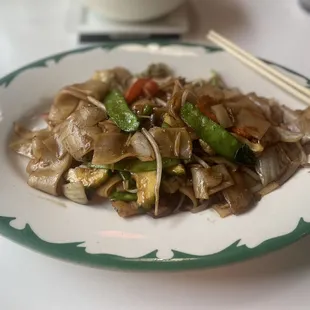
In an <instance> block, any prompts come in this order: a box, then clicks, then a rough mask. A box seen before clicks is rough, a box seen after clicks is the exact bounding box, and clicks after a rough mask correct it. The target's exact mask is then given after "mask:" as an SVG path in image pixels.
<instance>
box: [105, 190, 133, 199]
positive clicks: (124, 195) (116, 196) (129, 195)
mask: <svg viewBox="0 0 310 310" xmlns="http://www.w3.org/2000/svg"><path fill="white" fill-rule="evenodd" d="M109 198H110V199H111V200H121V201H137V194H135V193H129V192H117V191H115V192H113V193H112V194H111V195H110V196H109Z"/></svg>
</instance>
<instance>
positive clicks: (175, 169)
mask: <svg viewBox="0 0 310 310" xmlns="http://www.w3.org/2000/svg"><path fill="white" fill-rule="evenodd" d="M164 171H165V172H166V173H167V174H169V175H185V174H186V171H185V167H184V166H183V165H182V164H178V165H175V166H171V167H168V168H165V169H164Z"/></svg>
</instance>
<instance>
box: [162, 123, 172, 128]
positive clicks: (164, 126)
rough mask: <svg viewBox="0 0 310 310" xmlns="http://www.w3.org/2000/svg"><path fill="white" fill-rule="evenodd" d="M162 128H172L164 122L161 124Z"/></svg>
mask: <svg viewBox="0 0 310 310" xmlns="http://www.w3.org/2000/svg"><path fill="white" fill-rule="evenodd" d="M161 128H170V126H169V125H168V124H167V123H165V122H163V123H162V124H161Z"/></svg>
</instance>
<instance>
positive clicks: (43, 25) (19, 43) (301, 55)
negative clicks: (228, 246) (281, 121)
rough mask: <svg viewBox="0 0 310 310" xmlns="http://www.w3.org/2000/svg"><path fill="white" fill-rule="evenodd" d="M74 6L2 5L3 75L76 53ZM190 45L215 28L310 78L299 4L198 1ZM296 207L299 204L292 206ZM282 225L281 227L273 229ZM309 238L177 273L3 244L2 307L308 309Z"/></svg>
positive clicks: (35, 1)
mask: <svg viewBox="0 0 310 310" xmlns="http://www.w3.org/2000/svg"><path fill="white" fill-rule="evenodd" d="M69 4H70V0H54V1H52V0H44V1H42V0H41V1H40V0H23V1H20V0H10V1H5V0H0V51H1V52H0V76H2V75H4V74H6V73H8V72H9V71H12V70H14V69H16V68H18V67H19V66H21V65H24V64H26V63H27V62H30V61H33V60H35V59H37V58H41V57H44V56H46V55H48V54H53V53H55V52H60V51H63V50H66V49H71V48H73V47H75V46H77V45H78V44H77V41H76V35H75V33H74V32H72V29H71V30H70V29H69V27H68V24H67V22H66V20H67V12H68V7H69ZM190 16H191V20H192V25H191V27H192V29H191V32H190V33H189V34H188V35H187V37H186V40H187V41H193V42H204V34H205V33H206V32H207V31H208V30H209V29H210V28H214V29H216V30H217V31H219V32H220V33H222V34H224V35H225V36H228V37H229V38H231V39H232V40H233V41H235V42H237V43H238V44H239V45H241V46H243V47H244V48H245V49H247V50H249V51H251V52H252V53H254V54H256V55H260V56H261V57H264V58H266V59H270V60H273V61H276V62H278V63H280V64H284V65H286V66H287V67H290V68H292V69H294V70H296V71H299V72H300V73H303V74H304V75H307V76H310V58H309V55H310V40H309V37H310V15H308V14H307V13H306V12H304V11H302V10H301V9H300V7H299V6H298V4H297V0H296V1H295V0H260V1H255V0H221V1H214V0H200V1H199V0H193V1H191V7H190ZM292 207H293V206H292ZM275 224H276V223H275ZM309 254H310V238H305V239H303V240H301V241H299V242H297V243H296V244H294V245H292V246H290V247H288V248H286V249H283V250H280V251H278V252H276V253H272V254H269V255H266V256H264V257H262V258H259V259H253V260H251V261H247V262H245V263H240V264H235V265H231V266H225V267H222V268H218V269H213V270H201V271H188V272H179V273H146V272H139V273H135V272H120V271H107V270H98V269H91V268H88V267H83V266H77V265H73V264H70V263H65V262H62V261H59V260H55V259H52V258H49V257H45V256H43V255H41V254H37V253H34V252H31V251H30V250H28V249H25V248H23V247H21V246H19V245H16V244H14V243H11V242H10V241H8V240H6V239H4V238H0V274H1V281H0V309H1V310H2V309H3V310H15V309H18V310H19V309H24V310H28V309H29V310H30V309H31V310H36V309H38V310H39V309H40V310H42V309H44V310H52V309H53V310H54V309H57V310H62V309H75V310H82V309H83V310H84V309H90V310H93V309H135V310H139V309H157V308H159V309H205V308H208V309H238V310H240V309H260V308H264V309H309V304H310V294H309V286H310V259H309V256H308V255H309Z"/></svg>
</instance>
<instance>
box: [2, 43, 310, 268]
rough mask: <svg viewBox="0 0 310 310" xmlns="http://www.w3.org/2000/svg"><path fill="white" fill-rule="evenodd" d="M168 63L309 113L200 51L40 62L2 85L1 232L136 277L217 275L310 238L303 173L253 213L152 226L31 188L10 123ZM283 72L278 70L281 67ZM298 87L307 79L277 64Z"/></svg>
mask: <svg viewBox="0 0 310 310" xmlns="http://www.w3.org/2000/svg"><path fill="white" fill-rule="evenodd" d="M152 62H165V63H167V64H169V65H170V66H172V67H173V69H174V70H175V72H176V73H177V74H179V75H182V76H185V77H187V78H189V79H195V78H199V77H203V78H207V77H208V76H210V70H211V69H214V70H216V71H218V72H219V73H220V74H221V75H222V76H223V77H224V78H225V81H226V82H227V83H228V84H229V85H231V86H236V87H238V88H240V89H241V90H242V91H244V92H249V91H255V92H257V93H258V94H261V95H263V96H267V97H274V98H276V99H277V100H278V101H280V102H281V103H283V104H286V105H288V106H290V107H292V108H301V109H302V108H304V106H303V105H302V104H301V103H300V102H298V101H296V100H295V99H294V98H292V97H290V96H289V95H287V94H286V93H284V92H283V91H281V90H279V89H278V88H277V87H276V86H274V85H272V84H270V83H269V82H267V81H266V80H264V79H263V78H262V77H260V76H259V75H257V74H256V73H254V72H252V71H250V70H249V69H247V68H246V67H244V66H243V65H241V64H240V63H239V62H237V61H236V60H235V59H233V58H232V57H231V56H229V55H228V54H226V53H225V52H222V51H220V50H218V49H215V48H211V47H203V46H195V45H184V44H183V45H161V44H148V45H139V44H109V45H104V46H100V47H88V48H84V49H79V50H74V51H70V52H66V53H62V54H58V55H54V56H51V57H48V58H46V59H43V60H39V61H37V62H35V63H32V64H30V65H28V66H26V67H24V68H21V69H19V70H17V71H15V72H13V73H11V74H9V75H7V76H6V77H4V78H3V79H1V80H0V176H1V178H0V197H1V202H0V233H1V234H3V235H5V236H7V237H8V238H10V239H12V240H14V241H16V242H19V243H21V244H23V245H26V246H28V247H31V248H33V249H34V250H37V251H40V252H43V253H46V254H48V255H52V256H55V257H59V258H62V259H66V260H70V261H74V262H78V263H83V264H88V265H92V266H102V267H115V268H134V269H166V270H173V269H186V268H199V267H206V266H208V267H210V266H216V265H221V264H226V263H230V262H235V261H238V260H243V259H246V258H249V257H253V256H257V255H260V254H263V253H266V252H268V251H271V250H275V249H278V248H280V247H282V246H285V245H287V244H289V243H292V242H293V241H295V240H297V239H299V238H300V237H302V236H304V235H306V234H308V233H309V232H310V223H309V222H310V208H309V206H310V195H309V194H308V187H309V181H310V175H309V173H308V171H307V170H306V169H303V170H301V171H300V172H299V173H298V174H297V175H296V176H294V177H293V178H292V179H291V180H290V181H289V182H287V183H286V184H285V185H284V186H283V187H282V188H281V189H279V190H277V191H275V192H273V193H271V194H270V195H268V196H267V197H264V198H263V199H262V200H261V201H260V202H259V203H258V205H257V206H256V207H255V208H254V209H253V210H252V211H250V212H248V213H246V214H245V215H242V216H230V217H228V218H226V219H221V218H219V217H218V216H217V214H216V213H214V212H212V211H210V210H207V211H205V212H201V213H198V214H191V213H182V214H178V215H176V216H170V217H167V218H163V219H159V220H154V219H152V218H149V217H146V216H140V217H136V218H132V219H128V220H126V219H123V218H120V217H119V216H118V215H117V214H116V213H115V212H114V211H113V210H112V208H111V206H110V203H109V202H106V203H105V204H103V205H102V206H93V207H89V206H82V205H78V204H75V203H72V202H69V201H68V200H65V199H62V198H55V197H51V196H49V195H46V194H44V193H42V192H39V191H37V190H35V189H32V188H30V187H28V185H27V183H26V174H25V172H24V170H25V165H26V162H25V161H24V160H23V158H21V157H19V156H17V155H15V154H13V153H12V152H11V151H10V150H9V149H8V141H9V137H10V135H11V132H12V124H13V122H14V121H16V120H22V121H23V122H24V123H26V124H27V125H29V126H32V127H36V126H39V125H40V123H39V121H38V118H36V117H34V115H37V114H38V112H40V111H46V108H47V106H48V104H50V102H51V98H52V97H53V96H54V95H55V93H56V92H57V91H58V90H59V89H60V88H61V87H62V86H64V85H66V84H72V83H74V82H80V81H84V80H86V79H87V78H89V77H90V76H91V75H92V73H93V71H94V70H96V69H100V68H110V67H113V66H125V67H127V68H128V69H130V70H131V71H133V72H139V71H141V70H143V69H145V67H146V66H147V65H148V64H150V63H152ZM274 66H276V65H274ZM276 67H277V68H278V69H279V70H281V71H283V72H285V73H286V74H288V75H290V76H291V77H292V78H294V79H296V80H297V81H298V82H299V83H301V84H304V85H306V84H307V83H308V84H309V85H310V83H309V80H307V79H306V78H305V77H303V76H301V75H299V74H297V73H295V72H293V71H291V70H288V69H285V68H284V67H279V66H276Z"/></svg>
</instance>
